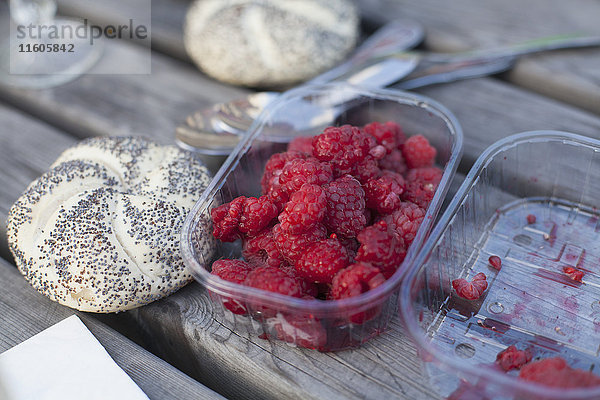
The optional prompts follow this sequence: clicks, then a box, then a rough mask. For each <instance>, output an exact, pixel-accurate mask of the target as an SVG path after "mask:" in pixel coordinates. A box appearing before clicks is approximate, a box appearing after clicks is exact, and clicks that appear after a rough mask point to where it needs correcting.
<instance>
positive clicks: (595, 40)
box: [424, 35, 600, 62]
mask: <svg viewBox="0 0 600 400" xmlns="http://www.w3.org/2000/svg"><path fill="white" fill-rule="evenodd" d="M595 46H600V36H584V35H557V36H548V37H543V38H538V39H532V40H528V41H525V42H521V43H516V44H511V45H508V46H501V47H497V48H494V49H478V50H473V51H466V52H461V53H457V54H435V53H427V54H426V55H425V56H424V58H426V59H427V60H429V61H432V62H451V61H452V62H454V61H461V60H473V59H481V58H501V57H517V56H523V55H526V54H534V53H540V52H543V51H550V50H560V49H574V48H582V47H595Z"/></svg>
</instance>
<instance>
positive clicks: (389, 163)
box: [379, 149, 408, 174]
mask: <svg viewBox="0 0 600 400" xmlns="http://www.w3.org/2000/svg"><path fill="white" fill-rule="evenodd" d="M379 168H381V169H382V170H388V171H394V172H397V173H399V174H404V173H406V171H407V170H408V167H407V166H406V161H404V156H403V155H402V151H400V150H398V149H394V150H392V151H391V152H390V153H389V154H387V155H386V156H385V157H383V158H382V159H381V160H380V161H379Z"/></svg>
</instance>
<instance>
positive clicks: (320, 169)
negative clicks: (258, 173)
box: [279, 158, 333, 194]
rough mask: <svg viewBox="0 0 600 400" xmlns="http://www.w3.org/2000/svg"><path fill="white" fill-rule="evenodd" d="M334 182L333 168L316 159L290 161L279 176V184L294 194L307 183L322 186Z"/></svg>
mask: <svg viewBox="0 0 600 400" xmlns="http://www.w3.org/2000/svg"><path fill="white" fill-rule="evenodd" d="M332 180H333V172H332V171H331V166H330V165H329V164H326V163H322V162H320V161H318V160H316V159H314V158H308V159H305V160H304V159H295V160H291V161H288V162H287V163H286V164H285V166H284V167H283V169H282V170H281V175H279V183H280V184H281V185H283V186H285V188H286V190H287V192H288V193H290V194H292V193H294V192H296V191H298V190H300V188H301V187H302V185H304V184H306V183H312V184H315V185H318V186H321V185H323V184H325V183H329V182H331V181H332Z"/></svg>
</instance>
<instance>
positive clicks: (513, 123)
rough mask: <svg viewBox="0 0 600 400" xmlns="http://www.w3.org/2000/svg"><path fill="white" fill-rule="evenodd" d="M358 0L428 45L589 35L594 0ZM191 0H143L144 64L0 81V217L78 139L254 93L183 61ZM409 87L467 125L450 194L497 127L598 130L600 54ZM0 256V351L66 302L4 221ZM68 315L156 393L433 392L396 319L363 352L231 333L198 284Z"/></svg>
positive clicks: (123, 54) (502, 131)
mask: <svg viewBox="0 0 600 400" xmlns="http://www.w3.org/2000/svg"><path fill="white" fill-rule="evenodd" d="M357 3H358V4H359V7H360V10H361V13H362V16H363V20H364V21H365V26H366V27H369V28H374V27H377V26H379V25H381V24H383V23H384V22H387V21H389V20H391V19H394V18H398V17H402V18H414V19H416V20H418V21H420V22H422V23H423V24H424V26H425V27H426V40H425V42H424V45H423V47H424V48H426V49H431V50H436V51H456V50H462V49H468V48H477V47H484V46H495V45H501V44H509V43H512V42H516V41H522V40H527V39H532V38H536V37H540V36H545V35H553V34H562V33H573V32H585V33H589V34H596V35H600V24H598V22H597V21H598V16H600V3H598V2H590V1H586V0H571V1H569V2H565V1H561V0H530V1H527V2H521V1H518V0H490V1H486V2H480V1H477V0H456V1H453V2H443V1H439V0H420V1H410V0H359V1H357ZM138 4H139V1H138V0H129V1H127V2H124V1H120V0H103V1H101V2H98V1H94V0H59V10H60V11H61V12H62V13H65V14H71V15H75V16H79V17H85V18H88V19H90V20H91V21H93V22H97V23H115V22H118V21H120V18H122V17H123V15H127V10H128V9H130V7H136V5H138ZM188 4H189V3H188V1H186V0H153V1H152V16H153V19H152V30H153V38H152V74H151V75H85V76H82V77H80V78H79V79H77V80H75V81H73V82H71V83H69V84H66V85H63V86H60V87H57V88H54V89H48V90H40V91H34V90H18V89H9V88H4V87H0V127H1V128H0V188H2V189H1V190H0V220H2V221H4V220H5V219H6V215H7V211H8V209H9V207H10V205H11V204H12V203H13V202H14V201H15V200H16V199H17V197H18V196H19V195H20V193H21V192H22V191H23V190H24V189H25V187H26V186H27V185H28V184H29V183H30V182H31V181H32V180H33V179H35V178H36V177H37V176H39V175H40V174H42V173H43V172H44V171H45V170H47V168H48V167H49V165H50V164H51V163H52V162H53V161H54V159H55V158H56V157H57V156H58V155H59V154H60V153H61V152H62V151H63V150H64V149H66V148H67V147H69V146H71V145H72V144H74V143H75V142H76V141H77V140H79V139H81V138H84V137H90V136H97V135H145V136H148V137H151V138H154V139H157V140H159V141H160V142H163V143H172V142H173V138H174V130H175V127H176V126H177V125H178V124H180V123H181V122H182V121H183V120H184V118H185V117H186V116H187V115H188V114H190V113H191V112H193V111H195V110H197V109H199V108H202V107H205V106H207V105H210V104H212V103H215V102H220V101H225V100H230V99H234V98H236V97H239V96H241V95H243V94H244V93H248V92H249V90H248V89H242V88H237V87H233V86H229V85H224V84H221V83H219V82H216V81H214V80H212V79H210V78H209V77H207V76H205V75H203V74H202V73H201V72H200V71H198V70H197V69H196V68H195V67H194V66H193V65H192V64H191V63H190V61H189V59H188V58H187V56H186V54H185V51H184V48H183V41H182V33H181V30H182V21H183V18H184V15H185V11H186V8H187V6H188ZM1 6H5V3H0V7H1ZM5 8H6V7H4V10H2V11H3V12H6V9H5ZM145 50H146V49H142V48H139V47H136V45H134V44H132V43H127V42H123V41H110V42H108V43H107V45H106V47H105V51H104V54H103V58H102V60H101V62H102V63H110V62H121V63H135V62H138V61H139V60H141V59H142V57H143V52H144V51H145ZM418 92H419V93H422V94H424V95H426V96H429V97H431V98H433V99H435V100H437V101H439V102H441V103H442V104H444V105H445V106H447V108H449V109H450V110H451V111H452V112H453V113H454V114H455V115H456V117H457V118H458V120H459V122H460V123H461V125H462V127H463V130H464V135H465V142H464V156H463V160H462V162H461V165H460V167H459V172H460V173H459V174H457V177H456V179H455V182H454V184H453V188H452V189H451V191H450V194H449V196H451V195H452V193H453V192H455V190H456V187H457V185H458V184H459V183H460V181H461V179H462V178H461V177H462V176H464V173H466V172H467V171H468V169H469V167H470V166H471V165H472V163H473V162H474V160H475V159H476V158H477V157H478V155H479V154H480V153H481V152H482V150H483V149H485V148H486V147H487V146H489V145H490V144H491V143H493V142H495V141H496V140H498V139H500V138H502V137H505V136H508V135H510V134H513V133H517V132H522V131H527V130H538V129H557V130H565V131H570V132H574V133H578V134H582V135H586V136H590V137H595V138H600V49H585V50H568V51H567V50H564V51H559V52H554V53H551V54H544V55H536V56H529V57H526V58H524V59H523V60H521V61H519V62H518V64H517V65H516V67H515V68H514V69H513V70H511V71H510V72H507V73H503V74H501V75H499V76H494V77H486V78H479V79H473V80H468V81H462V82H456V83H451V84H445V85H438V86H433V87H428V88H423V89H420V90H418ZM548 162H551V160H548ZM0 257H1V260H0V312H1V314H0V315H2V317H0V351H2V350H4V349H6V348H9V347H11V346H13V345H15V344H17V343H19V342H21V341H23V340H25V339H27V338H28V337H30V336H31V335H33V334H35V333H36V332H38V331H40V330H41V329H43V328H44V327H47V326H49V325H51V324H52V323H55V322H57V321H58V320H60V319H62V318H63V317H65V316H68V315H71V314H72V313H73V311H72V310H69V309H66V308H64V307H62V306H60V305H58V304H54V303H51V302H49V301H47V300H46V299H45V298H43V297H42V296H40V295H38V294H37V293H35V291H34V290H33V289H32V288H31V287H30V286H29V285H28V284H26V283H25V281H24V280H22V278H20V276H19V275H18V273H17V272H16V269H15V268H14V262H13V260H12V257H11V255H10V254H9V252H8V248H7V246H6V226H5V224H4V223H2V224H1V226H0ZM20 298H22V299H25V300H23V301H20V300H19V299H20ZM78 314H79V315H80V316H82V318H83V320H84V322H85V323H86V325H87V326H88V327H89V328H90V329H91V331H92V332H93V333H94V334H95V335H96V336H97V337H98V338H99V339H100V341H101V342H102V344H103V345H105V346H106V347H107V349H108V351H109V353H110V354H111V355H112V356H113V357H114V358H115V360H116V361H117V363H119V365H121V366H122V367H123V368H124V369H125V370H126V372H128V373H129V374H130V375H131V376H132V377H133V378H134V380H135V381H136V382H137V383H138V384H139V385H140V387H142V389H144V390H145V391H146V393H147V394H148V395H149V396H151V397H153V398H191V397H192V394H196V397H198V398H210V397H211V396H213V397H215V396H218V395H217V394H216V393H215V392H218V393H220V394H221V395H223V396H225V397H227V398H231V399H238V398H243V399H257V398H265V399H282V398H297V399H317V398H319V399H321V398H326V399H338V398H339V399H346V398H368V399H388V398H400V399H426V398H439V396H438V395H437V394H436V393H435V391H434V390H433V389H432V388H431V386H430V385H429V384H428V380H427V377H426V376H425V374H424V373H423V369H422V365H421V362H420V361H419V358H418V357H417V353H416V349H415V347H414V345H413V344H412V343H411V341H410V339H409V338H408V337H407V336H406V334H405V332H404V330H403V328H402V325H401V323H400V322H399V321H398V319H397V318H395V319H394V320H393V321H392V323H391V326H390V328H389V330H388V331H387V332H385V333H383V334H382V335H380V336H379V337H377V338H375V339H373V340H371V341H370V342H369V343H367V344H366V345H364V346H362V347H361V348H359V349H356V350H349V351H342V352H336V353H320V352H317V351H313V350H305V349H299V348H294V347H291V346H289V345H287V344H285V343H278V342H277V343H274V342H268V341H265V340H262V339H259V338H256V337H252V336H249V335H248V334H246V333H244V332H238V331H233V330H231V329H229V328H228V327H227V326H226V325H225V324H222V323H221V322H219V321H218V320H217V319H215V317H214V315H213V307H212V304H211V301H210V299H209V297H208V295H207V293H206V291H205V290H204V289H203V288H202V287H201V286H200V285H199V284H197V283H193V284H190V285H188V286H187V287H185V288H183V289H182V290H180V291H179V292H177V293H175V294H174V295H172V296H170V297H168V298H166V299H164V300H161V301H157V302H155V303H153V304H150V305H147V306H144V307H141V308H139V309H136V310H132V311H128V312H125V313H120V314H116V315H92V314H85V315H84V314H82V313H78ZM6 316H8V317H6ZM107 325H108V326H107ZM115 330H117V331H119V332H120V333H117V332H115ZM123 335H124V336H127V337H128V338H129V339H131V340H133V341H135V342H137V344H135V343H133V342H131V341H130V340H129V339H127V338H125V337H124V336H123ZM142 347H143V348H142ZM149 352H152V353H153V354H154V355H155V356H154V355H152V354H150V353H149ZM161 359H162V360H161ZM132 360H135V362H134V361H132ZM165 361H166V362H165ZM167 363H169V364H167ZM149 366H150V367H149ZM182 372H183V373H185V374H187V376H185V375H183V374H182ZM161 388H163V389H161ZM165 388H166V390H165ZM213 391H214V392H213Z"/></svg>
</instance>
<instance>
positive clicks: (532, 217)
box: [527, 214, 536, 225]
mask: <svg viewBox="0 0 600 400" xmlns="http://www.w3.org/2000/svg"><path fill="white" fill-rule="evenodd" d="M535 220H536V218H535V215H533V214H528V215H527V223H528V224H529V225H531V224H535Z"/></svg>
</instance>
